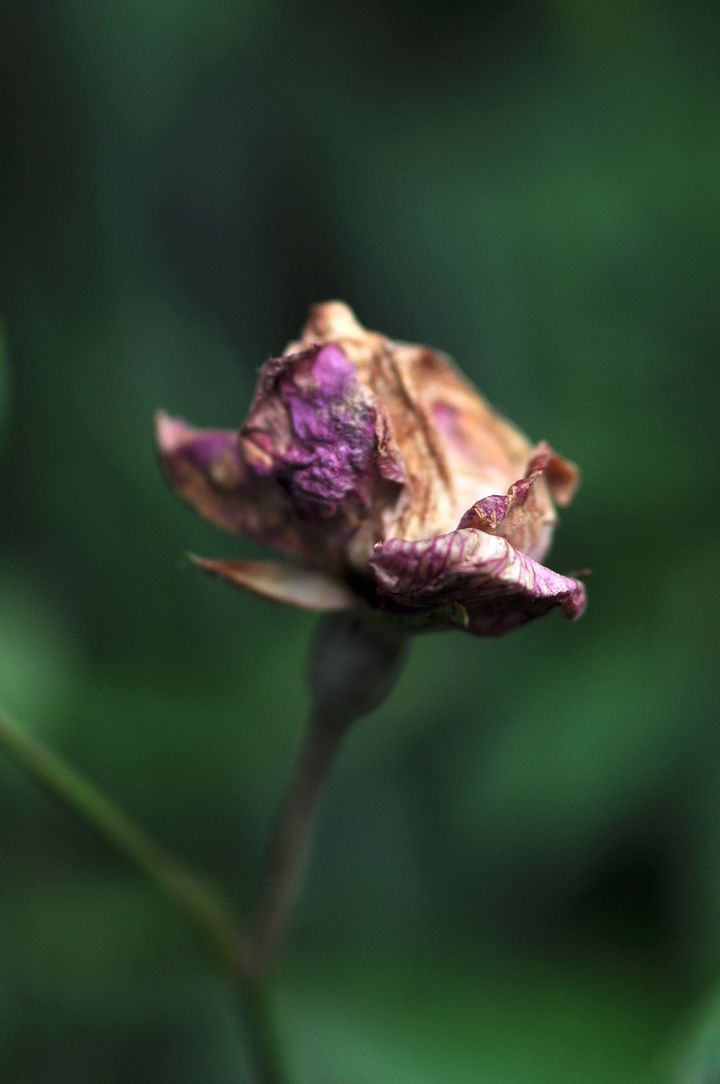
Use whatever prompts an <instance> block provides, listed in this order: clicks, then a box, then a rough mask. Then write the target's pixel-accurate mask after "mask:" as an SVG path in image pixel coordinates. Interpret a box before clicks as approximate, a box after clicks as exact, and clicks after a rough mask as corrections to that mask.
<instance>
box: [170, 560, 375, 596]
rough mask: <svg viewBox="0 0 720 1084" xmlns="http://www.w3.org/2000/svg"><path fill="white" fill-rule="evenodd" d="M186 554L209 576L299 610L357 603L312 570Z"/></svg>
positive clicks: (342, 587)
mask: <svg viewBox="0 0 720 1084" xmlns="http://www.w3.org/2000/svg"><path fill="white" fill-rule="evenodd" d="M189 556H190V559H191V561H192V562H193V564H195V565H197V566H198V568H201V569H203V571H204V572H208V573H209V574H210V575H211V576H217V577H218V578H219V579H221V580H225V581H226V582H227V583H230V584H232V585H233V586H234V587H240V588H242V589H243V590H245V591H250V592H251V593H252V594H254V595H261V596H262V598H266V599H269V600H270V601H271V602H282V603H284V604H285V605H287V606H297V607H299V608H300V609H302V610H351V609H353V608H354V607H357V606H358V605H359V599H358V598H357V597H356V596H355V595H354V594H353V592H352V591H350V589H349V588H348V587H346V586H345V585H344V584H343V583H341V582H340V581H339V580H335V579H333V578H332V577H331V576H328V575H326V574H325V573H323V572H318V571H316V570H315V569H309V568H303V567H302V566H301V565H292V564H285V563H283V562H280V561H242V560H236V561H209V560H206V559H205V558H202V557H195V556H193V555H192V554H190V555H189Z"/></svg>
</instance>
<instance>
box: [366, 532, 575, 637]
mask: <svg viewBox="0 0 720 1084" xmlns="http://www.w3.org/2000/svg"><path fill="white" fill-rule="evenodd" d="M370 563H371V566H372V568H373V571H374V573H375V577H376V580H377V583H378V586H379V588H380V590H381V592H383V593H384V594H386V595H388V596H390V597H391V598H392V600H393V601H394V602H396V603H399V604H401V605H403V606H408V607H412V608H434V607H438V608H440V607H443V606H447V604H449V603H456V604H459V605H461V606H463V607H464V608H465V610H467V613H468V619H469V620H468V631H470V632H472V633H474V634H475V635H478V636H499V635H502V634H503V633H504V632H508V631H510V629H513V628H516V627H517V626H519V625H523V624H525V623H526V622H527V621H532V620H533V619H535V618H537V617H541V616H543V614H545V613H547V612H548V611H549V610H551V609H553V608H554V607H556V606H558V607H560V608H561V609H562V611H563V612H564V614H565V616H566V617H568V618H571V619H574V618H577V617H580V615H581V614H582V612H583V610H584V608H585V588H584V587H583V585H582V583H580V582H579V581H578V580H574V579H571V578H569V577H567V576H561V575H559V574H558V573H557V572H553V571H552V570H551V569H549V568H546V567H545V566H544V565H541V564H539V563H538V562H537V561H534V560H533V559H532V558H531V557H528V556H527V555H526V554H524V553H520V552H519V551H518V550H516V549H515V548H514V547H513V546H512V545H511V544H510V543H509V542H508V541H507V539H505V538H502V537H499V536H497V535H493V534H488V533H487V532H485V531H478V530H475V529H473V528H463V529H461V530H457V531H451V532H450V533H449V534H446V535H440V536H438V537H436V538H429V539H424V540H421V541H417V542H412V541H408V540H405V539H398V538H392V539H389V540H388V541H387V542H379V543H378V544H377V546H376V547H375V555H374V556H373V558H372V559H371V562H370Z"/></svg>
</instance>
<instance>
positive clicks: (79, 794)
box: [0, 711, 287, 1084]
mask: <svg viewBox="0 0 720 1084" xmlns="http://www.w3.org/2000/svg"><path fill="white" fill-rule="evenodd" d="M0 748H1V749H2V750H3V751H4V752H5V753H6V755H7V756H8V757H9V758H10V759H11V760H12V761H13V762H14V763H15V764H16V765H17V766H18V767H19V768H21V769H22V771H24V772H25V773H26V774H27V775H28V776H29V777H30V778H31V779H32V780H33V782H34V783H36V784H37V785H38V786H39V787H40V788H41V789H42V790H44V791H45V792H46V793H47V794H49V795H50V796H51V797H52V798H54V799H55V800H56V801H57V802H59V803H60V804H61V805H62V806H64V807H65V808H66V809H68V810H70V811H71V812H72V813H74V814H75V815H76V816H77V817H79V818H80V819H81V820H82V821H83V822H84V823H85V824H87V825H89V826H90V827H91V828H92V829H93V830H94V831H95V832H96V834H97V835H99V836H100V837H101V838H102V839H103V840H104V841H105V842H106V843H108V844H109V845H110V846H111V847H113V848H114V849H115V850H116V851H118V852H119V853H120V854H121V855H123V857H124V858H126V859H127V860H128V861H129V862H131V863H132V864H133V865H134V866H136V867H137V868H138V869H139V870H141V871H142V872H143V873H144V874H145V876H146V877H147V878H148V880H149V881H150V882H151V883H152V884H153V885H154V887H155V888H156V889H157V890H158V891H159V892H160V893H162V895H164V896H165V898H166V899H167V900H168V901H169V902H170V903H171V904H173V906H174V907H175V908H176V909H177V910H178V911H179V912H180V913H181V914H183V915H184V916H185V918H186V919H187V920H188V921H189V922H190V923H191V925H192V926H193V927H194V928H195V930H196V932H197V933H198V934H199V936H200V938H201V940H202V941H203V942H204V943H205V946H206V948H207V949H208V951H209V952H210V955H211V956H212V958H213V959H214V960H215V962H216V964H218V965H219V967H220V968H221V970H222V971H223V972H224V973H225V974H226V976H227V977H228V978H229V979H230V981H231V982H232V983H233V985H234V986H235V987H236V989H237V990H238V992H239V995H240V1004H241V1008H242V1014H243V1020H244V1025H245V1031H246V1034H247V1039H248V1047H249V1053H250V1060H251V1062H252V1065H253V1069H254V1074H255V1079H256V1080H257V1082H258V1084H284V1082H285V1081H286V1080H287V1076H286V1074H285V1071H284V1069H283V1066H282V1062H281V1058H280V1055H279V1047H278V1043H277V1038H276V1035H275V1032H274V1028H273V1026H272V1023H271V1016H270V1011H269V1006H268V1001H267V993H266V991H265V990H264V989H262V987H261V986H260V985H259V984H258V982H257V981H256V980H254V979H253V978H252V977H251V976H250V973H249V968H248V964H249V959H248V949H247V946H246V944H245V941H244V940H243V938H242V936H241V934H240V931H239V927H238V924H237V921H236V919H235V917H234V915H233V912H232V909H231V907H230V906H229V904H228V903H227V902H226V901H225V900H224V898H223V897H222V894H221V893H220V891H219V890H218V889H216V887H215V886H214V885H212V884H211V883H210V882H208V881H206V880H204V879H203V878H201V877H198V876H197V875H196V874H195V873H193V872H191V871H190V870H189V869H188V868H187V867H186V866H184V865H183V864H182V863H181V862H179V861H178V860H177V859H176V858H174V857H173V856H172V855H171V854H170V853H169V852H168V851H166V850H165V849H164V848H163V847H162V846H160V844H159V843H157V842H156V841H155V840H154V839H152V837H151V836H149V835H148V834H147V833H146V832H145V831H144V829H143V828H141V827H140V825H139V824H138V823H137V822H136V821H135V820H133V819H132V817H129V816H128V815H127V814H126V813H124V812H123V811H122V810H121V809H118V807H117V806H115V805H114V804H113V803H112V802H111V801H110V800H109V799H108V798H106V797H105V795H104V794H102V793H101V791H99V790H98V789H97V787H95V786H94V785H93V784H92V783H90V782H89V781H88V780H87V779H85V778H84V777H83V776H82V775H81V774H80V773H79V772H78V771H76V770H75V768H73V767H71V766H70V765H69V764H67V763H66V762H65V761H64V760H63V759H62V758H61V757H60V756H58V755H57V754H56V753H54V752H53V751H52V750H50V749H48V748H47V747H46V746H45V745H44V744H43V743H42V742H41V741H39V739H38V738H36V737H33V736H31V735H30V734H28V733H26V732H25V731H24V730H23V729H22V728H21V727H20V726H18V725H17V723H15V722H13V721H12V720H11V719H10V718H9V717H8V716H7V715H6V714H5V713H4V712H2V711H0Z"/></svg>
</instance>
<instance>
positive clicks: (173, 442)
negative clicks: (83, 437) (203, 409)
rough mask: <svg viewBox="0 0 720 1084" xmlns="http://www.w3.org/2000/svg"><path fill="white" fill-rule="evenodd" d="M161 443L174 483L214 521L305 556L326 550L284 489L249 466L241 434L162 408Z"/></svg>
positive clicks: (158, 433)
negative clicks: (198, 425) (201, 425)
mask: <svg viewBox="0 0 720 1084" xmlns="http://www.w3.org/2000/svg"><path fill="white" fill-rule="evenodd" d="M156 443H157V449H158V454H159V456H160V461H161V463H162V466H163V469H164V471H165V475H166V477H167V480H168V482H169V484H170V486H171V488H172V489H173V490H174V492H175V493H176V494H177V496H178V497H180V498H181V500H183V501H185V502H186V503H187V504H189V505H190V507H191V508H193V509H194V510H195V511H196V512H198V513H199V514H200V515H201V516H203V517H204V518H205V519H208V520H210V522H211V523H214V524H215V525H216V526H218V527H222V528H224V529H225V530H226V531H232V532H233V533H236V534H244V535H248V536H249V537H251V538H255V539H257V540H258V541H260V542H265V543H267V544H268V545H271V546H277V547H279V548H281V549H284V550H287V551H288V552H290V553H294V554H296V555H298V556H301V557H308V556H312V555H313V554H314V553H317V552H318V550H319V549H320V547H319V545H318V540H317V539H315V538H314V537H313V536H312V532H311V531H309V530H307V529H306V528H303V526H302V525H300V524H298V523H296V522H295V521H294V519H293V517H292V515H291V511H292V510H291V508H290V504H289V501H288V498H287V495H286V494H285V493H284V492H283V490H282V489H281V488H280V487H279V486H277V485H276V484H275V482H273V481H272V480H271V479H265V478H259V477H258V475H257V474H256V472H255V471H253V470H251V469H250V468H249V467H248V465H247V463H246V462H245V458H244V455H243V451H242V446H241V444H240V439H239V437H238V434H237V433H234V432H230V431H228V430H225V429H195V428H193V426H191V425H188V424H187V422H184V421H182V420H181V419H179V418H171V417H168V415H167V414H162V413H159V414H158V415H157V416H156Z"/></svg>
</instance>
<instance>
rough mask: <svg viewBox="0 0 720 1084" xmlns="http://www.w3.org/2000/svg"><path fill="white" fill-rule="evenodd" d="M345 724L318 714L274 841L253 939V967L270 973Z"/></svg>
mask: <svg viewBox="0 0 720 1084" xmlns="http://www.w3.org/2000/svg"><path fill="white" fill-rule="evenodd" d="M345 729H346V728H345V727H344V726H340V725H337V724H336V723H334V722H333V721H332V720H327V719H325V718H324V717H323V716H322V715H320V714H319V713H318V712H315V713H313V715H312V716H311V717H310V722H309V724H308V727H307V729H306V731H305V735H304V738H303V742H302V745H301V746H300V750H299V753H298V756H297V759H296V762H295V767H294V769H293V773H292V776H291V778H290V783H289V785H288V788H287V790H286V792H285V798H284V800H283V802H282V805H281V806H280V809H279V811H278V814H277V818H276V821H275V826H274V829H273V832H272V834H271V837H270V843H269V845H268V852H267V859H266V867H265V877H264V881H263V884H262V888H261V892H260V902H259V905H258V908H257V912H256V921H255V928H254V935H253V939H252V949H251V961H252V971H253V973H254V974H256V975H262V974H264V973H265V971H266V970H267V968H268V967H269V965H270V963H271V962H272V959H273V957H274V956H275V954H276V952H277V949H278V948H279V946H280V943H281V941H282V939H283V937H284V935H285V932H286V930H287V926H288V924H289V920H290V916H291V914H292V910H293V907H294V905H295V901H296V899H297V896H298V894H299V891H300V885H301V882H302V877H303V873H304V871H305V866H306V863H307V857H308V852H309V849H310V843H311V840H312V836H313V831H314V828H315V821H316V819H317V812H318V807H319V805H320V800H321V798H322V794H323V788H324V783H325V780H326V778H327V776H328V773H329V771H330V768H331V766H332V764H333V761H334V759H335V754H336V753H337V750H338V746H339V745H340V742H341V740H342V737H343V734H344V733H345Z"/></svg>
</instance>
